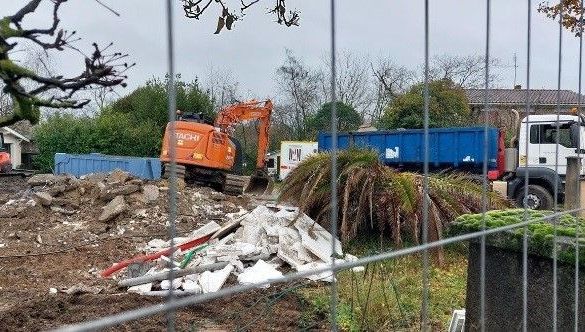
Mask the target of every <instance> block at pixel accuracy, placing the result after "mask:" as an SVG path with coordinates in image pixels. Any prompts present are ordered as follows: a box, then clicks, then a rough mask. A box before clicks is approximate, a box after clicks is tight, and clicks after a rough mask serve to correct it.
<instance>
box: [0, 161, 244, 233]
mask: <svg viewBox="0 0 585 332" xmlns="http://www.w3.org/2000/svg"><path fill="white" fill-rule="evenodd" d="M27 182H28V185H29V189H28V190H26V191H24V192H22V193H20V196H19V197H13V198H10V199H9V198H6V199H5V200H4V201H3V202H0V203H1V204H0V218H16V217H21V216H23V215H24V214H26V211H27V209H28V208H31V207H35V206H39V207H43V208H44V209H45V212H50V213H52V214H57V215H60V216H72V215H75V214H79V213H80V212H88V213H89V215H91V216H92V217H93V218H94V219H97V221H100V222H104V223H107V222H111V221H112V220H114V219H116V217H118V216H119V215H121V214H123V213H124V212H129V213H130V214H133V215H135V216H137V217H138V218H141V217H142V218H144V217H147V215H145V210H143V209H142V208H151V207H153V206H158V207H160V208H162V209H163V210H165V207H166V206H167V205H168V200H167V199H166V198H167V196H166V193H167V192H168V190H169V188H168V185H167V183H166V181H165V180H161V181H144V180H141V179H138V178H136V177H134V176H132V175H131V174H130V173H128V172H125V171H121V170H114V171H112V172H110V173H95V174H89V175H86V176H82V177H80V178H76V177H75V176H72V175H53V174H37V175H34V176H32V177H30V178H29V179H28V181H27ZM205 189H208V188H205ZM183 192H184V193H185V194H186V195H189V194H192V195H191V197H188V199H187V200H182V201H181V200H180V201H179V208H180V211H179V214H182V215H188V216H189V215H190V216H194V215H198V214H200V215H205V217H213V216H217V217H221V216H223V215H224V214H225V213H226V210H228V211H230V212H236V211H238V210H239V209H240V207H239V206H237V205H235V204H233V203H231V202H228V201H226V202H222V203H225V204H219V203H218V202H219V201H222V200H223V199H224V197H223V196H225V195H223V194H221V193H217V192H216V193H214V194H210V195H203V194H202V193H200V192H198V191H196V190H192V192H190V191H189V190H187V189H185V188H183ZM186 195H183V196H186ZM96 211H98V212H99V213H96ZM82 214H84V213H82ZM159 215H161V216H163V217H166V214H164V213H162V214H159ZM82 217H87V216H85V215H84V216H82Z"/></svg>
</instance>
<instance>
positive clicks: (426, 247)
mask: <svg viewBox="0 0 585 332" xmlns="http://www.w3.org/2000/svg"><path fill="white" fill-rule="evenodd" d="M490 2H491V1H490V0H486V1H485V7H484V10H485V15H486V16H485V22H483V26H484V28H485V36H483V37H480V36H478V37H477V38H484V42H485V82H484V106H483V114H484V147H483V151H484V158H483V175H482V188H483V189H482V190H483V194H482V207H483V208H482V219H481V220H482V222H481V231H478V232H473V233H469V234H465V235H459V236H454V237H448V238H444V239H441V240H439V241H433V242H429V241H428V228H429V136H430V135H429V102H430V101H429V98H430V97H429V80H430V78H429V51H430V50H429V41H430V40H432V38H433V35H432V31H430V29H429V18H431V17H432V12H430V9H429V0H424V27H423V28H424V45H425V47H424V151H425V152H424V189H423V197H424V199H423V211H422V216H423V220H422V225H423V227H422V243H421V244H420V245H416V246H411V247H406V248H402V249H398V250H390V251H386V252H382V253H379V254H377V255H371V256H367V257H362V258H360V259H358V260H357V261H353V262H344V263H335V260H332V263H331V265H330V266H328V267H327V268H323V269H317V270H311V271H306V272H297V273H290V274H286V275H284V276H283V277H282V278H279V279H275V280H270V281H266V282H262V283H259V284H251V285H238V286H233V287H229V288H224V289H221V290H219V291H217V292H215V293H207V294H200V295H193V296H187V297H181V298H177V297H175V296H174V294H173V290H172V289H173V288H172V287H171V288H170V290H169V295H168V296H167V298H166V302H165V303H164V304H161V305H151V306H145V307H142V308H139V309H135V310H131V311H126V312H122V313H119V314H116V315H112V316H108V317H102V318H100V319H97V320H93V321H86V322H81V323H79V324H76V325H71V326H63V327H61V328H60V329H59V330H61V331H89V330H95V329H103V328H107V327H113V326H116V325H118V324H121V323H124V322H128V321H131V320H137V319H140V318H144V317H147V316H150V315H155V314H161V313H164V314H166V321H167V328H168V330H169V331H173V330H175V320H176V315H175V311H176V310H177V309H180V308H183V307H186V306H190V305H194V304H200V303H204V302H207V301H210V300H213V299H217V298H221V297H229V296H231V295H233V294H236V293H242V292H247V291H251V290H253V289H256V288H258V287H259V286H263V285H266V284H276V283H287V282H291V281H298V280H300V279H301V278H303V277H306V276H309V275H315V274H318V273H321V272H332V273H333V274H334V275H335V274H336V273H337V272H339V271H343V270H347V269H350V268H353V267H358V266H363V265H367V264H370V263H375V262H380V261H387V260H393V259H396V258H399V257H404V256H407V255H413V254H422V255H421V256H420V257H421V259H422V266H423V268H422V271H423V272H422V278H421V280H422V294H421V306H420V321H421V325H420V329H421V330H424V331H426V330H431V329H432V326H431V324H430V321H429V311H430V305H429V274H430V269H431V261H430V259H429V256H430V255H429V253H430V250H431V249H435V248H440V247H442V246H446V245H449V244H454V243H460V242H464V241H468V240H473V239H476V240H477V239H478V240H479V243H480V263H479V264H480V270H481V274H480V280H479V290H480V299H479V312H480V319H479V321H480V323H481V326H479V328H478V329H479V330H481V331H483V330H485V322H486V319H487V318H486V315H485V313H486V293H489V292H490V289H486V273H485V272H486V271H485V270H486V238H487V237H488V236H490V235H495V234H498V233H502V232H506V231H510V230H521V231H522V230H523V233H522V284H521V285H508V287H515V288H521V293H522V299H523V301H522V303H523V305H522V307H523V310H522V320H521V321H520V322H518V326H521V327H522V329H523V330H524V331H527V329H528V317H529V316H530V314H531V313H530V312H529V310H528V303H529V299H528V290H529V287H530V285H529V281H528V277H527V275H528V256H529V255H528V251H529V250H528V243H529V241H528V226H529V225H530V224H532V223H536V222H541V221H550V222H552V223H553V225H554V234H553V237H554V238H553V251H552V253H553V301H552V303H550V306H551V307H552V308H553V310H552V317H551V320H552V324H553V330H555V331H556V330H557V323H558V322H557V321H558V317H557V312H558V310H557V307H558V288H559V287H560V286H561V285H559V282H558V279H557V258H558V251H557V245H556V243H557V237H558V234H557V226H558V222H559V220H560V218H561V217H562V216H564V215H575V214H577V213H578V212H579V211H581V210H582V209H583V208H581V207H580V208H572V209H565V208H564V207H563V206H561V205H559V204H558V202H559V200H558V198H559V194H560V189H561V188H559V183H558V182H556V181H555V182H554V188H553V193H554V213H552V214H550V215H547V216H544V217H541V218H530V217H529V211H528V208H527V207H525V208H524V217H523V220H522V221H521V222H519V223H516V224H513V225H505V226H501V227H495V228H493V227H492V228H488V227H487V225H486V212H487V210H488V195H487V193H488V191H489V190H490V183H489V181H488V146H487V142H488V139H487V138H488V127H489V124H488V113H489V112H490V104H489V101H488V93H489V89H490V81H489V76H490V41H491V37H492V36H491V29H490V28H491V24H492V23H491V17H490V14H491V8H490V6H491V3H490ZM526 4H527V11H526V14H527V16H526V18H525V19H526V26H525V28H526V54H527V56H526V67H527V74H526V108H525V110H524V116H525V117H526V119H527V120H529V117H530V115H531V101H532V100H533V99H531V90H530V86H531V85H530V80H531V77H530V73H531V51H532V49H531V39H532V38H533V37H532V34H531V28H532V26H531V24H532V23H531V16H532V15H533V13H532V5H533V4H532V1H531V0H527V1H526ZM562 4H563V1H561V7H562ZM174 5H176V4H175V3H174V1H172V0H167V1H166V13H165V15H166V22H167V31H168V35H167V51H168V54H167V56H168V73H169V75H168V77H169V89H168V94H169V105H168V110H169V122H170V123H173V120H174V117H175V109H176V95H175V91H174V86H175V85H174V82H173V78H174V72H175V70H174V39H173V36H174V31H173V20H172V17H173V15H172V12H173V7H174ZM335 5H336V1H335V0H331V2H330V14H329V23H330V38H331V39H330V63H331V68H330V70H331V86H330V89H331V90H330V96H331V101H333V105H334V106H333V109H332V112H331V133H332V136H333V140H332V142H333V146H332V154H331V156H332V159H331V169H332V172H331V173H332V176H331V178H332V179H336V178H337V177H338V173H337V166H338V164H337V153H336V152H337V148H338V147H337V139H336V137H337V121H335V119H336V116H337V113H336V108H335V101H336V67H335V65H336V55H337V50H336V38H337V32H336V11H335ZM581 8H582V2H581ZM581 17H582V11H581ZM558 23H559V34H558V59H557V60H558V77H557V107H556V113H555V114H556V119H557V120H556V137H555V156H554V159H555V162H554V165H555V173H557V174H558V173H559V164H560V163H559V140H560V136H559V135H560V134H559V132H560V130H559V129H560V128H559V126H560V116H561V102H560V98H561V96H560V91H561V78H562V71H561V69H562V68H561V64H562V58H563V48H562V46H563V45H562V37H563V16H562V15H560V16H559V18H558ZM582 24H583V22H582V19H580V20H579V22H578V25H579V29H580V28H581V27H582ZM579 41H580V43H579V54H578V57H579V68H578V71H577V72H578V75H579V87H578V93H579V107H578V110H579V113H578V115H579V125H580V121H581V108H580V104H581V100H580V96H581V71H582V68H581V59H582V37H581V36H580V37H579ZM551 60H552V59H551ZM569 70H570V71H571V72H575V71H574V70H573V69H569ZM528 123H529V121H528ZM173 130H174V128H171V131H173ZM525 135H526V137H529V135H530V132H529V126H528V125H527V126H526V131H525ZM170 137H171V139H174V137H175V136H174V135H173V134H171V135H170ZM524 144H525V150H526V154H527V155H526V157H525V158H526V160H527V161H528V160H530V156H528V153H529V146H528V144H529V141H528V139H526V140H525V141H524ZM170 146H171V151H170V156H171V159H172V162H171V171H170V174H171V177H170V181H169V182H170V195H169V197H170V198H169V202H168V204H169V211H170V213H169V227H168V232H169V234H168V235H169V237H170V239H171V247H172V248H174V246H175V243H174V242H173V239H174V238H175V235H176V229H175V222H176V219H177V190H178V187H177V171H176V163H175V161H174V158H175V151H174V149H173V147H174V146H175V145H174V144H172V143H171V144H170ZM577 154H578V155H577V156H578V158H580V154H581V148H580V146H579V148H578V149H577ZM529 176H530V170H528V171H527V172H525V173H524V181H523V189H522V190H524V197H528V196H529V182H530V181H529ZM577 181H579V179H578V180H577ZM331 192H333V193H336V192H338V187H337V182H336V181H332V182H331ZM337 199H338V198H337V196H336V195H332V198H331V202H330V206H331V220H332V221H333V222H331V229H330V232H331V234H337V233H338V229H337V222H336V221H337V220H338V202H337ZM576 230H578V228H577V227H576ZM576 236H577V239H576V241H575V243H576V244H575V251H576V255H575V274H574V278H575V280H574V285H570V286H571V287H574V294H575V295H574V301H575V302H574V305H573V310H574V312H573V315H574V318H575V319H574V330H575V331H578V330H579V315H578V312H579V305H580V304H579V291H580V290H579V245H578V243H579V240H578V236H579V234H578V232H577V235H576ZM333 242H334V243H333V250H332V251H333V252H334V251H335V240H334V241H333ZM171 252H173V250H171ZM170 261H171V262H172V261H173V259H172V257H171V259H170ZM169 264H171V263H169ZM169 268H170V271H171V272H170V273H169V276H168V280H169V282H171V281H172V280H173V279H174V275H173V271H174V270H173V268H172V265H169ZM334 280H335V278H334ZM330 294H331V297H330V313H329V315H330V323H331V329H333V330H337V319H336V318H337V315H338V313H337V308H338V296H339V295H338V290H337V282H336V281H334V282H332V284H331V293H330ZM274 319H276V318H274Z"/></svg>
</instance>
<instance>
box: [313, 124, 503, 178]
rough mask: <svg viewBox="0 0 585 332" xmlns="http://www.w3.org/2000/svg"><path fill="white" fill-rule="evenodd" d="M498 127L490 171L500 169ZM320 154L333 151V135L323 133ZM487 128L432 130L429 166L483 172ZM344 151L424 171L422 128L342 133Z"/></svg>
mask: <svg viewBox="0 0 585 332" xmlns="http://www.w3.org/2000/svg"><path fill="white" fill-rule="evenodd" d="M498 138H499V130H498V129H497V128H489V129H488V140H487V148H488V151H487V152H488V153H487V156H488V169H489V170H492V169H496V167H497V157H498ZM318 141H319V151H320V152H321V151H328V150H331V147H332V143H333V139H332V136H331V133H320V134H319V139H318ZM484 142H485V140H484V128H480V127H463V128H432V129H429V165H430V166H431V167H433V168H439V169H445V168H452V169H468V170H471V169H481V168H482V165H483V160H484V156H485V154H484ZM337 146H338V148H339V149H340V150H343V149H347V148H350V147H356V148H369V149H373V150H376V151H377V152H378V155H379V157H380V160H381V161H382V162H383V163H385V164H386V165H389V166H393V167H408V168H415V169H417V168H421V167H422V165H423V163H424V131H423V130H422V129H408V130H392V131H371V132H349V133H339V134H338V136H337Z"/></svg>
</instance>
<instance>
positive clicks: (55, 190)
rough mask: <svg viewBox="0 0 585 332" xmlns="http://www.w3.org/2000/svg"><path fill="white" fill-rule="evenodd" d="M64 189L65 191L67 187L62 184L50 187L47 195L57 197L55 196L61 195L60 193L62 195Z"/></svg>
mask: <svg viewBox="0 0 585 332" xmlns="http://www.w3.org/2000/svg"><path fill="white" fill-rule="evenodd" d="M66 189H67V186H65V185H64V184H62V185H56V186H51V187H50V188H49V189H48V193H49V195H51V196H57V195H61V194H62V193H64V192H65V190H66Z"/></svg>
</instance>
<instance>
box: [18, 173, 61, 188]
mask: <svg viewBox="0 0 585 332" xmlns="http://www.w3.org/2000/svg"><path fill="white" fill-rule="evenodd" d="M26 182H27V183H28V184H29V185H30V186H32V187H36V186H46V185H52V184H54V183H56V182H57V176H55V175H53V174H35V175H33V176H31V177H30V178H29V179H28V181H26Z"/></svg>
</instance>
